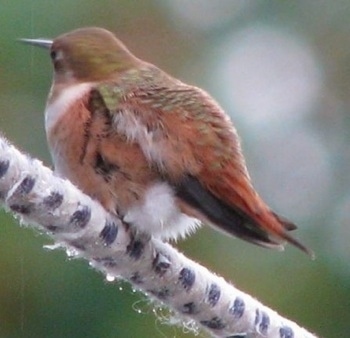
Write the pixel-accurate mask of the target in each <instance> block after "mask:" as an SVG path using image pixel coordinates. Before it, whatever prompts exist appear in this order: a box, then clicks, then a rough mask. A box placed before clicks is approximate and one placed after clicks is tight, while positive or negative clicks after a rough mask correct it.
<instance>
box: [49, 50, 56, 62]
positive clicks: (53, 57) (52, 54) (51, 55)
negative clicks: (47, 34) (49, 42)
mask: <svg viewBox="0 0 350 338" xmlns="http://www.w3.org/2000/svg"><path fill="white" fill-rule="evenodd" d="M50 57H51V60H53V61H55V60H56V57H57V52H56V51H55V50H52V51H51V52H50Z"/></svg>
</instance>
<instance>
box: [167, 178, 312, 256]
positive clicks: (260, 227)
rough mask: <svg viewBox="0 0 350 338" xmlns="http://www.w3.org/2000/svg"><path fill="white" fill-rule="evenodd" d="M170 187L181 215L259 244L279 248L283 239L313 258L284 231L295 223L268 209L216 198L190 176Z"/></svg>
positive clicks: (291, 228)
mask: <svg viewBox="0 0 350 338" xmlns="http://www.w3.org/2000/svg"><path fill="white" fill-rule="evenodd" d="M174 188H175V191H176V195H177V197H178V198H179V199H180V203H179V204H180V208H181V209H182V211H183V212H184V213H185V214H188V215H189V216H194V217H196V218H199V219H201V220H202V221H203V222H205V223H207V221H209V223H210V224H212V225H213V226H214V227H215V228H216V229H217V230H220V231H223V232H225V233H227V234H229V235H231V236H232V235H233V236H236V237H238V238H241V239H243V240H246V241H247V242H250V243H253V244H257V245H260V246H263V247H268V248H275V249H280V250H282V249H283V243H281V242H283V241H284V240H285V241H287V242H289V243H291V244H293V245H294V246H296V247H297V248H299V249H300V250H302V251H303V252H305V253H307V254H308V255H309V256H311V257H312V258H314V253H313V252H312V251H311V250H310V249H308V248H307V247H306V246H304V245H303V244H301V243H300V242H299V241H298V240H296V239H295V238H294V237H292V236H291V235H290V234H288V231H291V230H294V229H296V228H297V227H296V225H295V224H293V223H291V222H290V221H288V220H286V219H285V218H283V217H282V216H279V215H277V214H275V213H274V212H272V211H270V210H269V209H265V210H264V212H262V213H261V214H259V215H257V214H254V213H248V212H245V211H243V210H242V209H241V208H238V207H237V206H233V205H232V204H227V203H225V202H224V201H223V200H222V199H219V198H218V197H217V196H215V195H214V194H213V193H212V192H211V191H209V190H208V189H206V188H205V187H204V186H203V185H202V184H201V182H200V181H199V180H198V179H196V178H194V177H193V176H190V175H188V176H187V177H186V178H185V179H184V180H183V181H182V182H180V183H178V184H176V185H175V186H174ZM184 204H185V205H184ZM190 209H192V210H193V212H190Z"/></svg>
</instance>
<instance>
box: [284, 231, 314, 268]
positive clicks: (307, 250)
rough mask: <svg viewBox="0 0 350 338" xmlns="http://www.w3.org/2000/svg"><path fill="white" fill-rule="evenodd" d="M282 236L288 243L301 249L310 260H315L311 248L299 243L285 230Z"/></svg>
mask: <svg viewBox="0 0 350 338" xmlns="http://www.w3.org/2000/svg"><path fill="white" fill-rule="evenodd" d="M282 237H283V238H284V239H285V240H286V241H287V242H289V243H290V244H292V245H294V246H295V247H297V248H298V249H300V250H301V251H303V252H304V253H306V254H307V255H308V256H309V257H310V258H311V260H313V261H314V260H315V259H316V255H315V253H314V251H313V250H311V249H309V248H308V247H306V246H305V245H304V244H302V243H300V242H299V241H298V240H297V239H295V238H294V237H292V236H290V235H289V234H288V233H287V232H285V233H284V234H283V235H282Z"/></svg>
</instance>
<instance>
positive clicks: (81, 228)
mask: <svg viewBox="0 0 350 338" xmlns="http://www.w3.org/2000/svg"><path fill="white" fill-rule="evenodd" d="M0 203H1V204H2V205H3V206H4V207H5V208H6V209H8V210H11V211H12V212H14V213H15V214H17V215H20V217H21V218H22V221H24V222H25V223H27V224H32V225H33V226H34V227H36V228H38V229H39V230H41V231H42V232H44V233H46V234H48V235H50V236H51V237H52V238H53V239H54V241H55V242H56V243H58V244H60V245H61V246H64V247H66V248H67V249H69V250H70V252H74V253H75V254H76V255H78V256H80V257H82V258H85V259H87V260H88V261H89V262H90V264H91V265H93V266H94V267H95V268H96V269H98V270H100V271H102V272H104V273H105V274H106V275H108V276H109V277H111V276H112V277H113V276H114V277H119V278H123V279H125V280H127V281H129V282H130V283H132V284H133V286H134V287H135V288H137V289H140V290H142V291H143V292H144V293H145V294H146V295H147V296H149V297H151V298H156V299H158V300H159V301H161V302H162V303H163V304H165V305H167V306H168V307H169V308H171V309H172V310H174V311H175V312H176V313H177V315H178V316H179V317H182V318H186V319H187V320H193V321H195V322H196V323H197V324H198V325H199V326H201V327H203V328H205V329H206V330H207V331H208V332H210V334H211V335H212V336H213V337H232V338H233V337H249V338H253V337H254V338H255V337H268V338H272V337H274V338H275V337H276V338H277V337H278V338H301V337H305V338H311V337H316V336H315V335H313V334H311V333H309V332H307V331H306V330H305V329H303V328H301V327H300V326H298V325H297V324H296V323H294V322H292V321H290V320H288V319H285V318H283V317H281V316H280V315H279V314H277V313H276V312H275V311H273V310H271V309H269V308H267V307H266V306H264V305H262V304H261V303H259V302H258V301H257V300H256V299H254V298H252V297H251V296H249V295H247V294H245V293H243V292H241V291H239V290H237V289H236V288H235V287H234V286H233V285H231V284H229V283H227V282H226V281H225V280H224V279H223V278H221V277H218V276H216V275H215V274H213V273H212V272H210V271H208V270H207V269H206V268H205V267H203V266H201V265H199V264H197V263H195V262H193V261H191V260H190V259H188V258H186V257H185V256H184V255H182V254H181V253H179V252H178V251H176V250H175V249H174V248H172V247H171V246H170V245H169V244H166V243H162V242H160V241H158V240H154V239H152V240H148V239H141V238H137V239H136V238H134V237H133V236H132V234H131V233H130V232H129V231H128V230H127V228H126V227H125V226H124V225H123V224H122V222H121V220H119V219H117V218H115V217H114V216H113V215H111V214H109V213H107V212H106V211H105V210H104V209H103V208H102V206H101V205H100V204H99V203H97V202H96V201H93V200H92V199H91V198H90V197H88V196H86V195H84V194H83V193H82V192H80V191H79V190H78V189H77V188H76V187H75V186H73V185H72V184H71V183H70V182H69V181H68V180H64V179H61V178H58V177H55V176H54V174H53V173H52V172H51V170H50V169H48V168H46V167H44V166H43V165H42V163H41V162H40V161H38V160H35V159H31V158H30V157H29V156H26V155H24V154H22V153H21V152H20V151H18V150H17V149H16V148H15V147H14V146H13V145H11V144H9V143H8V142H7V141H6V140H5V139H4V138H1V137H0Z"/></svg>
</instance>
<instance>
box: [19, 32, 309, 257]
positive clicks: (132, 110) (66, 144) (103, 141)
mask: <svg viewBox="0 0 350 338" xmlns="http://www.w3.org/2000/svg"><path fill="white" fill-rule="evenodd" d="M22 41H24V42H26V43H29V44H31V45H34V46H39V47H44V48H45V49H47V50H49V54H50V57H51V61H52V64H53V68H54V73H53V81H52V86H51V89H50V92H49V96H48V100H47V104H46V108H45V130H46V135H47V141H48V145H49V149H50V152H51V156H52V159H53V163H54V167H55V172H56V173H57V174H58V175H60V176H62V177H65V178H67V179H69V180H70V181H71V182H72V183H73V184H75V185H76V186H77V187H78V188H79V189H81V190H82V191H83V192H84V193H86V194H87V195H89V196H91V197H92V198H94V199H96V200H98V201H99V202H100V203H101V204H102V205H103V207H104V208H105V209H107V210H108V211H109V212H111V213H113V214H115V215H118V216H119V217H120V218H121V219H122V220H123V221H124V222H125V223H126V224H128V225H130V227H131V228H133V229H135V231H136V232H139V233H144V234H147V235H150V236H153V237H158V238H160V239H162V240H171V239H177V238H179V237H180V238H181V237H185V236H186V235H188V234H189V233H191V232H193V231H194V230H195V229H196V228H197V227H198V226H199V225H200V224H202V223H205V224H209V225H211V226H212V227H214V228H215V229H218V230H221V231H223V232H224V233H226V234H229V235H232V236H235V237H238V238H241V239H243V240H246V241H248V242H251V243H254V244H257V245H260V246H263V247H268V248H276V249H280V250H281V249H283V248H284V244H285V243H286V242H289V243H291V244H292V245H294V246H296V247H297V248H299V249H301V250H302V251H304V252H306V253H308V254H310V255H312V251H311V250H309V249H308V248H307V247H305V246H304V245H303V244H301V243H300V242H299V241H298V240H297V239H295V238H294V237H292V236H291V235H290V233H289V231H291V230H294V229H296V225H295V224H293V223H292V222H290V221H288V220H287V219H285V218H284V217H282V216H279V215H278V214H276V213H275V212H274V211H272V210H271V209H270V208H269V207H268V206H267V204H266V203H265V202H264V201H263V200H262V198H261V197H260V196H259V195H258V193H257V192H256V191H255V189H254V187H253V186H252V183H251V179H250V176H249V173H248V171H247V167H246V163H245V159H244V157H243V154H242V149H241V144H240V139H239V136H238V134H237V131H236V129H235V127H234V125H233V123H232V122H231V120H230V118H229V117H228V115H227V114H226V113H225V112H224V111H223V109H222V108H221V107H220V106H219V104H218V103H217V102H216V101H215V100H214V99H213V98H212V97H211V96H210V95H209V94H208V93H207V92H205V91H204V90H202V89H200V88H197V87H195V86H191V85H188V84H185V83H183V82H181V81H180V80H178V79H176V78H174V77H172V76H170V75H168V74H167V73H166V72H164V71H162V70H161V69H159V68H158V67H156V66H155V65H153V64H151V63H148V62H145V61H143V60H141V59H139V58H138V57H136V56H135V55H133V54H132V53H131V52H130V51H129V50H128V49H127V47H126V46H125V45H124V44H123V43H122V42H121V41H120V40H119V39H118V38H117V37H116V36H115V35H114V34H113V33H111V32H109V31H107V30H105V29H102V28H97V27H88V28H79V29H76V30H73V31H71V32H68V33H65V34H62V35H60V36H58V37H57V38H55V39H54V40H48V39H22Z"/></svg>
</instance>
